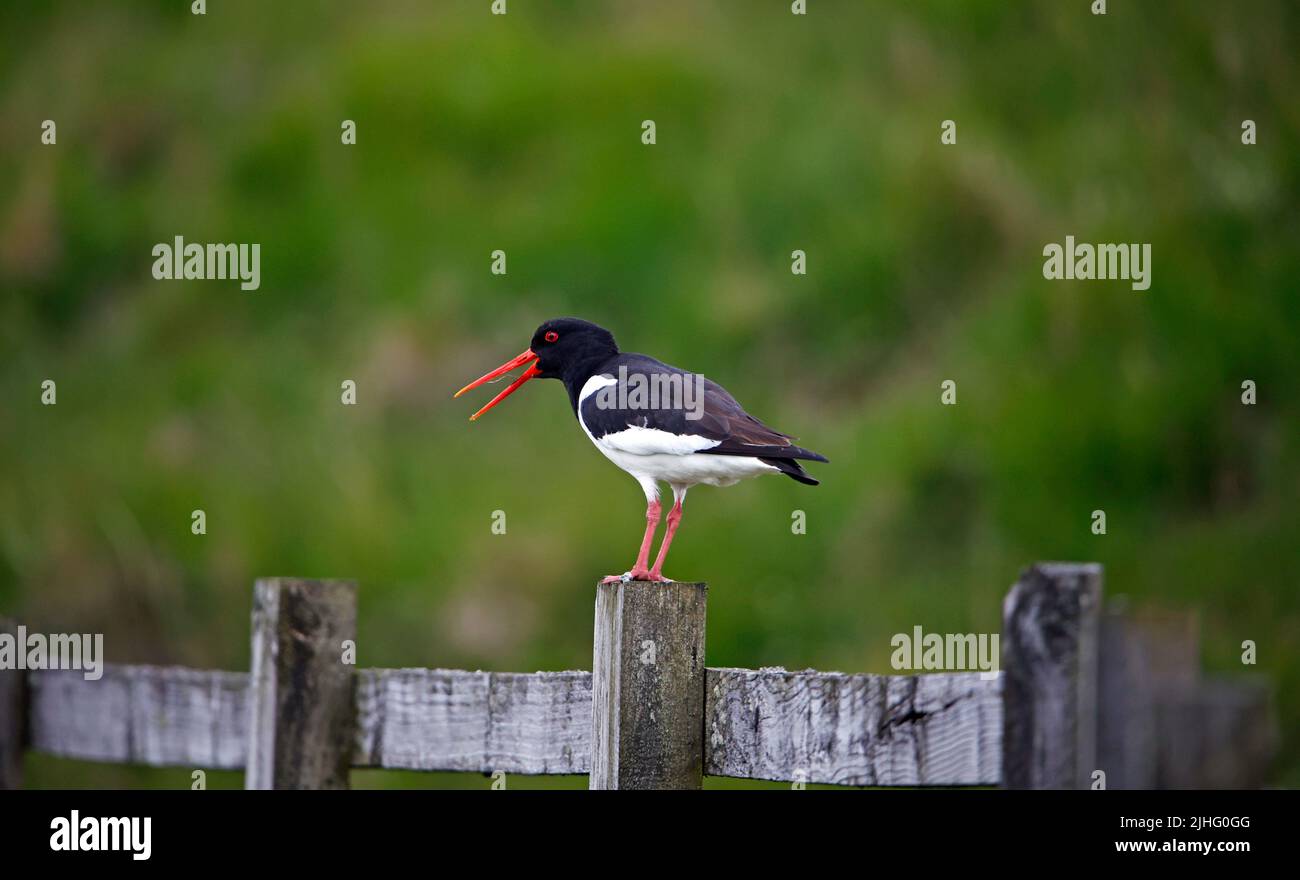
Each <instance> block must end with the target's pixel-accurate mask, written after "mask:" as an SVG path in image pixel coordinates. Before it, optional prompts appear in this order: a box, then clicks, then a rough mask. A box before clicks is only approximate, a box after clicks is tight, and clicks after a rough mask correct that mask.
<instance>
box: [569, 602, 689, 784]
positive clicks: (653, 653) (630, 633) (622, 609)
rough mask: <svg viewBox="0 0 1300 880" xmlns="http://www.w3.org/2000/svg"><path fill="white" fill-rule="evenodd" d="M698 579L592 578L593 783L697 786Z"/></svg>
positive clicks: (591, 778) (591, 779) (591, 780)
mask: <svg viewBox="0 0 1300 880" xmlns="http://www.w3.org/2000/svg"><path fill="white" fill-rule="evenodd" d="M707 596H708V587H707V586H705V585H704V584H701V583H682V582H679V581H671V582H669V583H663V584H660V583H648V582H643V581H628V582H619V583H614V584H599V585H597V587H596V626H595V633H594V639H593V652H592V653H593V660H592V664H593V671H592V716H591V718H592V733H591V743H592V756H591V777H590V787H591V788H593V789H659V788H669V789H691V788H699V787H700V786H701V784H702V775H703V767H704V743H703V729H704V686H705V685H704V618H705V605H706V600H707Z"/></svg>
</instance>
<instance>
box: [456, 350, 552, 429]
mask: <svg viewBox="0 0 1300 880" xmlns="http://www.w3.org/2000/svg"><path fill="white" fill-rule="evenodd" d="M536 360H537V355H535V354H533V350H532V349H531V348H528V349H524V352H523V354H521V355H519V356H518V357H513V358H511V359H510V360H508V361H506V362H505V363H504V364H502V365H501V366H499V367H497V368H496V369H495V370H493V371H492V372H490V373H484V374H483V375H482V376H479V377H478V378H477V379H475V380H474V381H473V382H470V383H469V384H468V385H466V386H465V387H464V388H462V389H460V390H459V391H457V392H456V394H455V395H454V396H455V397H460V396H461V395H462V394H464V393H465V392H466V391H469V390H470V389H471V388H477V387H478V386H480V385H482V384H483V383H484V382H491V381H492V380H493V379H495V378H497V377H498V376H504V375H505V374H506V373H509V372H510V371H511V370H513V369H516V368H517V367H522V366H523V365H524V364H529V365H530V366H529V367H528V369H526V370H524V371H523V372H522V373H520V374H519V378H518V379H515V381H513V382H511V383H510V384H509V385H508V386H506V389H505V390H504V391H502V392H501V393H500V394H498V395H497V396H496V397H494V398H492V399H491V400H489V401H488V402H487V406H485V407H483V408H482V409H481V410H479V411H478V412H476V413H474V415H472V416H470V417H469V420H470V421H471V422H472V421H474V420H475V419H477V418H478V417H479V416H481V415H483V413H485V412H487V411H488V410H490V409H491V408H492V407H494V406H496V405H497V404H498V403H500V402H501V401H503V400H505V399H506V398H507V397H509V396H510V395H512V394H514V393H515V391H516V390H518V388H519V386H520V385H522V384H524V383H525V382H527V381H528V380H529V379H531V378H533V377H534V376H536V375H537V374H538V373H540V372H541V370H539V369H537V364H536V363H535V361H536Z"/></svg>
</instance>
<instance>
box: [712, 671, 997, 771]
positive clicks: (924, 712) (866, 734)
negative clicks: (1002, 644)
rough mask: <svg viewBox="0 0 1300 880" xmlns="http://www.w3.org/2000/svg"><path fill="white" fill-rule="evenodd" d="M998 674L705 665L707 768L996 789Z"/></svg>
mask: <svg viewBox="0 0 1300 880" xmlns="http://www.w3.org/2000/svg"><path fill="white" fill-rule="evenodd" d="M1001 736H1002V687H1001V676H1000V675H999V676H997V677H994V678H989V679H985V678H981V676H980V673H976V672H951V673H934V674H928V675H866V674H857V675H848V674H845V673H839V672H816V671H813V670H807V671H804V672H787V671H786V670H784V669H760V670H753V669H710V670H709V671H708V690H707V708H706V710H705V745H706V749H705V753H706V756H707V764H706V766H705V772H706V773H708V774H709V775H711V776H735V777H743V778H748V779H775V780H787V781H788V780H803V781H806V782H822V783H832V784H837V785H873V786H875V785H879V786H899V785H906V786H922V785H949V786H951V785H997V784H998V783H999V782H1000V781H1001V761H1002V750H1001Z"/></svg>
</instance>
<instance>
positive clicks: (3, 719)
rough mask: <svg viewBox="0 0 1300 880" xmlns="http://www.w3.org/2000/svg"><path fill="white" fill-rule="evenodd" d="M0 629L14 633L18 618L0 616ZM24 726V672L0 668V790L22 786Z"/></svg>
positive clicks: (25, 698)
mask: <svg viewBox="0 0 1300 880" xmlns="http://www.w3.org/2000/svg"><path fill="white" fill-rule="evenodd" d="M0 633H5V634H7V635H9V636H12V637H15V638H16V637H17V635H18V622H17V621H15V620H10V619H9V618H6V617H0ZM26 729H27V673H26V671H25V670H22V669H0V791H10V790H13V789H18V788H22V787H23V748H24V743H23V739H24V737H25V736H26Z"/></svg>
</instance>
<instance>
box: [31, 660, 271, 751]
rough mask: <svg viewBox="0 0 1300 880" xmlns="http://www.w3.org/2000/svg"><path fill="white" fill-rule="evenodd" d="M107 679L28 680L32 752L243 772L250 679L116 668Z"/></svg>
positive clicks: (62, 676)
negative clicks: (239, 770) (241, 770)
mask: <svg viewBox="0 0 1300 880" xmlns="http://www.w3.org/2000/svg"><path fill="white" fill-rule="evenodd" d="M103 673H104V674H103V677H102V678H100V679H99V680H97V681H87V680H86V679H85V677H84V676H83V674H82V672H80V671H78V670H57V671H56V670H51V671H31V672H29V673H28V682H29V686H30V689H31V697H30V701H29V719H30V720H29V733H28V736H29V743H28V747H29V748H31V749H34V750H36V751H39V752H45V753H47V754H51V755H59V756H62V757H65V758H81V759H84V760H89V761H105V762H111V763H117V764H121V763H126V764H147V765H150V766H155V767H168V766H177V767H192V768H200V767H201V768H212V769H240V768H242V767H243V766H244V762H245V756H246V751H247V750H246V749H245V741H246V737H247V735H248V717H247V715H248V713H247V706H248V675H247V673H242V672H220V671H214V670H202V669H185V668H182V667H177V666H118V665H114V664H111V663H109V664H105V665H104V670H103Z"/></svg>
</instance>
